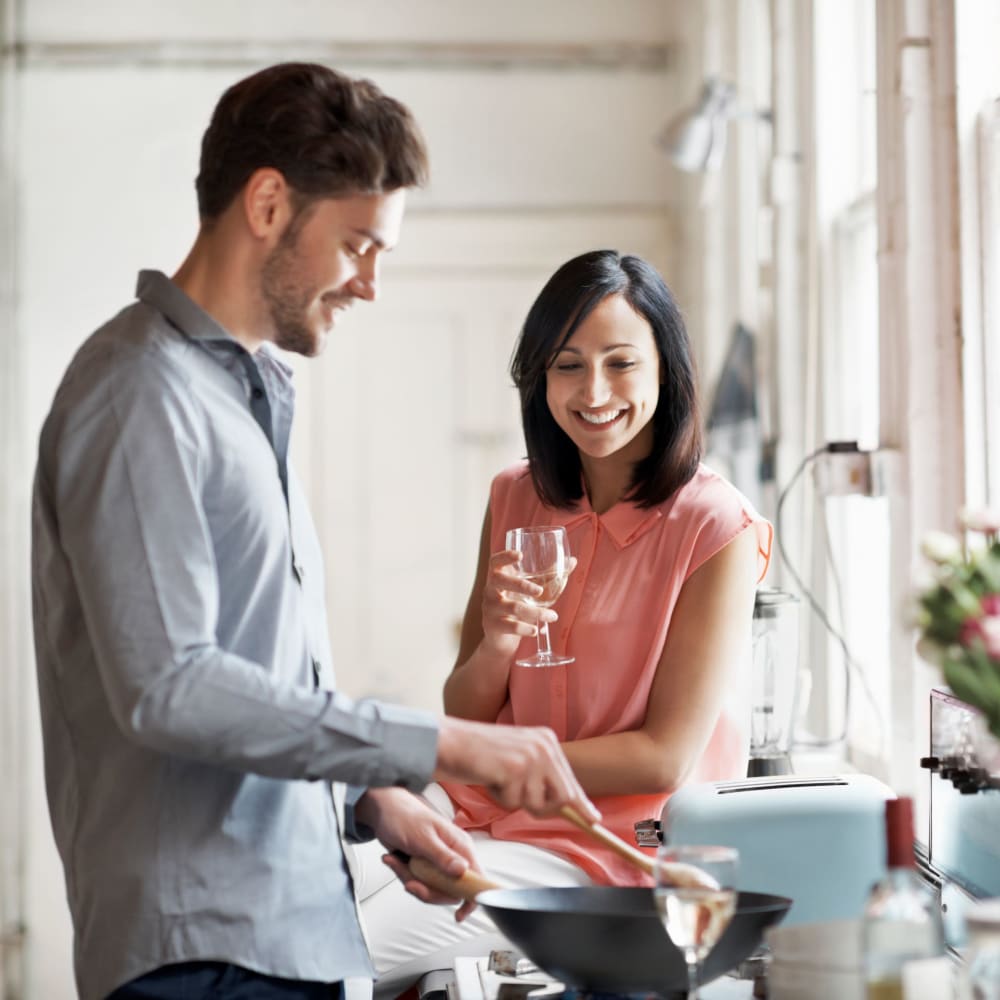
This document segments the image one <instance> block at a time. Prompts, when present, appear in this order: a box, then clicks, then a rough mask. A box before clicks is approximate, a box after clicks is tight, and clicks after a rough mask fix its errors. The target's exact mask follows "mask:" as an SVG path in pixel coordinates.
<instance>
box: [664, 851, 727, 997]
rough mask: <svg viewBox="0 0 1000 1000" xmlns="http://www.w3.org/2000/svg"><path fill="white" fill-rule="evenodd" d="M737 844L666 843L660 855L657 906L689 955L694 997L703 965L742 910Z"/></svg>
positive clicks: (676, 941)
mask: <svg viewBox="0 0 1000 1000" xmlns="http://www.w3.org/2000/svg"><path fill="white" fill-rule="evenodd" d="M738 864H739V852H738V851H737V850H736V848H735V847H716V846H709V845H700V844H699V845H693V844H692V845H676V846H672V845H669V844H664V845H663V846H661V847H660V848H659V850H658V851H657V853H656V888H655V889H654V890H653V893H654V895H655V898H656V909H657V911H658V912H659V914H660V919H661V920H662V921H663V926H664V927H665V928H666V931H667V934H668V935H669V937H670V940H671V941H673V943H674V944H675V945H676V947H677V948H678V949H679V950H680V951H681V952H682V953H683V955H684V961H685V962H686V963H687V971H688V994H687V995H688V998H689V1000H697V997H698V983H699V979H700V974H701V963H702V962H703V961H704V960H705V956H706V955H707V954H708V953H709V952H710V951H711V950H712V948H713V946H714V945H715V943H716V941H718V940H719V938H720V937H721V936H722V932H723V931H724V930H725V929H726V927H727V926H728V925H729V921H730V920H732V917H733V914H734V913H735V912H736V895H737V893H736V888H735V883H736V871H737V868H738Z"/></svg>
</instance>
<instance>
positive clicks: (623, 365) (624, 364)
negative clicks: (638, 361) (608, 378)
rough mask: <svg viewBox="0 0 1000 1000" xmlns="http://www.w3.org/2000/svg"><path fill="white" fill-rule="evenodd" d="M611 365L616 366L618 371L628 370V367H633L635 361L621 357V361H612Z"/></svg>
mask: <svg viewBox="0 0 1000 1000" xmlns="http://www.w3.org/2000/svg"><path fill="white" fill-rule="evenodd" d="M611 367H612V368H617V369H618V370H619V371H628V369H629V368H635V362H634V361H629V360H627V359H625V358H623V359H622V360H621V361H612V362H611Z"/></svg>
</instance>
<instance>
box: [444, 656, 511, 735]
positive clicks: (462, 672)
mask: <svg viewBox="0 0 1000 1000" xmlns="http://www.w3.org/2000/svg"><path fill="white" fill-rule="evenodd" d="M510 664H511V658H510V657H503V656H497V655H496V654H492V655H491V653H490V652H488V651H486V650H485V649H484V648H483V644H482V643H480V644H479V645H478V646H477V647H476V648H475V650H474V651H473V653H472V655H471V656H470V657H469V658H468V659H467V660H466V661H465V662H464V663H462V664H459V665H458V666H457V667H455V669H454V670H453V671H452V672H451V676H449V678H448V679H447V680H446V681H445V684H444V710H445V714H447V715H454V716H457V717H458V718H461V719H473V720H475V721H478V722H496V720H497V716H498V715H499V714H500V709H501V708H503V706H504V704H505V702H506V701H507V684H508V680H509V677H510Z"/></svg>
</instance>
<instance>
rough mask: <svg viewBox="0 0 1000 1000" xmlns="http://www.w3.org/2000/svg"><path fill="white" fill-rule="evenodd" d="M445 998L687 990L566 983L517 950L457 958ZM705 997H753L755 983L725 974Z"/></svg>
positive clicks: (548, 999)
mask: <svg viewBox="0 0 1000 1000" xmlns="http://www.w3.org/2000/svg"><path fill="white" fill-rule="evenodd" d="M447 994H448V1000H529V998H530V1000H684V998H685V997H686V995H687V994H686V993H684V992H683V991H681V992H671V993H669V994H663V993H652V992H649V993H607V992H603V991H592V990H583V989H577V988H574V987H567V986H566V985H565V984H564V983H561V982H559V981H558V980H556V979H553V978H552V977H551V976H550V975H549V974H548V973H546V972H544V971H542V970H541V969H539V968H538V967H537V966H535V965H534V964H533V963H532V962H530V961H529V960H528V959H526V958H524V957H523V956H522V955H520V954H519V953H518V952H516V951H497V952H492V953H491V954H490V956H489V957H487V958H456V959H455V965H454V982H453V983H450V984H449V986H448V990H447ZM701 995H702V997H703V998H704V1000H744V998H746V1000H752V998H753V996H754V995H755V993H754V984H753V983H751V982H750V981H748V980H737V979H732V978H730V977H728V976H724V977H722V979H717V980H715V981H713V982H711V983H708V984H707V985H705V986H703V987H702V988H701Z"/></svg>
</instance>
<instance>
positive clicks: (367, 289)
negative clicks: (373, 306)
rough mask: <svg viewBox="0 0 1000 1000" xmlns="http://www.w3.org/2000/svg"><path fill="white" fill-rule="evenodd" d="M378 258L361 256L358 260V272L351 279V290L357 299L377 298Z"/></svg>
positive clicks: (369, 300) (371, 299)
mask: <svg viewBox="0 0 1000 1000" xmlns="http://www.w3.org/2000/svg"><path fill="white" fill-rule="evenodd" d="M378 270H379V268H378V258H377V257H376V256H375V255H374V254H373V255H372V256H371V257H367V256H366V257H362V258H361V260H360V261H359V262H358V273H357V274H356V275H355V276H354V277H353V278H352V279H351V291H352V292H353V293H354V295H356V296H357V297H358V298H359V299H364V300H365V301H366V302H374V301H375V299H376V298H378Z"/></svg>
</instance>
